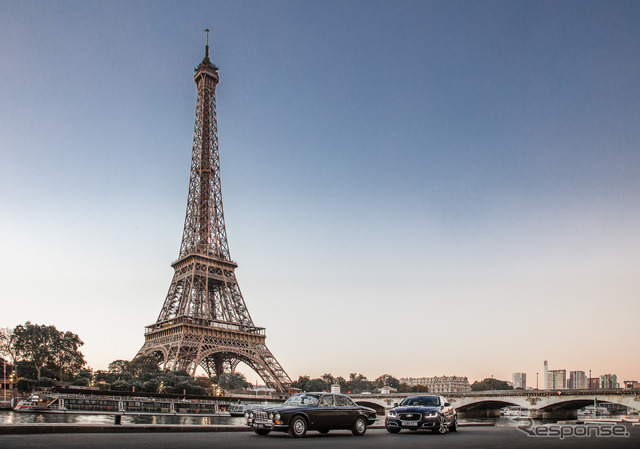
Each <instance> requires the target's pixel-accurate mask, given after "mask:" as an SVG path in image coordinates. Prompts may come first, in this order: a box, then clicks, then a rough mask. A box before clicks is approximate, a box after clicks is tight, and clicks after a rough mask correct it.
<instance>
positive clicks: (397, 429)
mask: <svg viewBox="0 0 640 449" xmlns="http://www.w3.org/2000/svg"><path fill="white" fill-rule="evenodd" d="M385 427H386V428H387V432H389V433H400V427H389V426H385Z"/></svg>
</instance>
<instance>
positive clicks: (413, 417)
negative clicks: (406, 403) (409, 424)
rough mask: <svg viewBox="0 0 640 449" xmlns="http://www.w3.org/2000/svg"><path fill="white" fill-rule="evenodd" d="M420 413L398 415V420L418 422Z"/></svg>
mask: <svg viewBox="0 0 640 449" xmlns="http://www.w3.org/2000/svg"><path fill="white" fill-rule="evenodd" d="M421 417H422V415H421V414H420V413H400V415H399V418H400V419H401V420H403V421H420V418H421Z"/></svg>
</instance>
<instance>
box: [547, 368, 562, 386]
mask: <svg viewBox="0 0 640 449" xmlns="http://www.w3.org/2000/svg"><path fill="white" fill-rule="evenodd" d="M546 388H547V390H562V389H564V388H567V370H564V369H555V370H548V371H547V387H546Z"/></svg>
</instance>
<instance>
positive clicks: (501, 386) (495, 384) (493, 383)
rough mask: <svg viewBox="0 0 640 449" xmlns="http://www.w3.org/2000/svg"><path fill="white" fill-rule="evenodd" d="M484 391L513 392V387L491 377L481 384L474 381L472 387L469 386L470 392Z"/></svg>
mask: <svg viewBox="0 0 640 449" xmlns="http://www.w3.org/2000/svg"><path fill="white" fill-rule="evenodd" d="M485 390H513V387H512V386H510V385H509V384H508V383H507V382H506V381H504V380H498V379H494V378H493V377H491V378H489V377H488V378H486V379H484V380H483V381H481V382H478V381H475V382H474V383H473V385H471V391H485Z"/></svg>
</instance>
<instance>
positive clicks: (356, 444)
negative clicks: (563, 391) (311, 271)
mask: <svg viewBox="0 0 640 449" xmlns="http://www.w3.org/2000/svg"><path fill="white" fill-rule="evenodd" d="M626 429H627V430H628V432H629V433H630V436H629V437H608V438H594V437H591V438H585V437H572V438H565V439H564V440H560V439H558V438H540V437H529V436H527V435H526V434H524V433H522V432H520V431H519V430H517V429H516V428H514V427H469V428H464V429H461V430H460V431H459V432H457V433H448V434H445V435H435V434H431V433H422V432H419V433H415V432H402V433H400V434H398V435H392V434H389V433H387V432H386V431H385V430H383V429H370V430H369V431H367V434H366V435H365V436H363V437H354V436H352V435H351V432H346V431H334V432H331V433H329V434H328V435H320V434H319V433H317V432H309V433H308V434H307V436H306V437H305V438H303V439H293V438H289V436H287V435H286V434H282V433H275V434H270V435H268V436H266V437H261V436H258V435H255V434H253V433H250V432H220V433H217V432H216V433H199V432H197V433H154V432H147V433H116V434H106V433H93V434H89V433H84V434H82V433H81V434H42V435H0V448H2V449H31V448H34V449H35V448H56V449H58V448H60V449H67V448H69V449H75V448H82V449H87V448H98V449H101V448H109V449H110V448H123V449H128V448H131V449H147V448H149V449H163V448H167V449H169V448H170V449H176V448H180V449H182V448H184V449H191V448H193V449H196V448H207V449H211V448H216V449H218V448H232V449H242V448H256V447H260V448H266V449H269V448H274V449H275V448H278V449H279V448H289V447H290V448H296V449H300V448H326V447H331V449H337V448H343V447H345V448H347V447H348V448H367V449H369V448H374V449H375V448H380V449H383V448H396V447H397V448H413V447H420V448H429V449H432V448H433V449H437V448H460V447H464V448H483V449H484V448H523V449H525V448H555V447H561V448H563V449H566V448H575V449H578V448H580V449H583V448H587V449H589V448H594V449H595V448H630V449H631V448H633V449H638V448H639V447H640V426H635V427H633V426H631V425H626Z"/></svg>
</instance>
